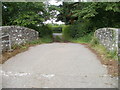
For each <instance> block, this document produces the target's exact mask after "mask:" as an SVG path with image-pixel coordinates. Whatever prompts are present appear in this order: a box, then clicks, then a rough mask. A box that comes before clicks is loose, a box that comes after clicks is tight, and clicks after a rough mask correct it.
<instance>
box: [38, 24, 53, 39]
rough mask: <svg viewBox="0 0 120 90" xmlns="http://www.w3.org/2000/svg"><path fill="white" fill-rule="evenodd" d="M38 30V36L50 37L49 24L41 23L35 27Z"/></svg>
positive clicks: (50, 29)
mask: <svg viewBox="0 0 120 90" xmlns="http://www.w3.org/2000/svg"><path fill="white" fill-rule="evenodd" d="M36 31H38V32H39V37H50V38H52V28H51V27H50V26H49V25H43V26H39V27H37V28H36Z"/></svg>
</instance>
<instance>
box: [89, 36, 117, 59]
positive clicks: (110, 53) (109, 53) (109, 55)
mask: <svg viewBox="0 0 120 90" xmlns="http://www.w3.org/2000/svg"><path fill="white" fill-rule="evenodd" d="M90 47H91V48H93V49H94V50H95V51H96V52H98V53H99V54H100V55H104V57H105V58H107V59H114V60H117V59H118V56H117V50H115V51H109V50H107V49H106V48H105V47H104V46H103V45H101V44H99V41H98V39H97V38H96V37H92V41H91V42H90Z"/></svg>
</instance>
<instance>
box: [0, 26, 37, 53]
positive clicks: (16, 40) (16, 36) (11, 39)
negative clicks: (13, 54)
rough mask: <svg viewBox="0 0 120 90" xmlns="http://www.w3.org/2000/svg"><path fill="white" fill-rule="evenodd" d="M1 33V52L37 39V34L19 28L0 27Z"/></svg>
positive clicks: (31, 30)
mask: <svg viewBox="0 0 120 90" xmlns="http://www.w3.org/2000/svg"><path fill="white" fill-rule="evenodd" d="M0 31H2V36H1V37H0V38H1V39H2V43H1V44H0V45H1V48H2V51H6V50H8V49H10V47H11V46H12V45H15V44H18V45H19V44H22V43H26V42H29V41H32V40H36V39H38V32H37V31H35V30H33V29H29V28H26V27H21V26H2V27H0Z"/></svg>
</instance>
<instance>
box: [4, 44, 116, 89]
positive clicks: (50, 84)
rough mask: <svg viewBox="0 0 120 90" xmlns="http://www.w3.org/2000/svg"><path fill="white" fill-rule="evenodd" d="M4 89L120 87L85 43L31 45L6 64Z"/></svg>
mask: <svg viewBox="0 0 120 90" xmlns="http://www.w3.org/2000/svg"><path fill="white" fill-rule="evenodd" d="M2 70H3V71H2V76H3V77H2V79H3V82H2V87H3V88H117V87H118V79H117V77H114V78H112V77H110V75H108V74H107V69H106V67H105V66H104V65H102V64H101V63H100V61H99V60H98V58H97V56H96V55H95V54H94V53H92V52H91V51H90V50H89V49H88V48H86V47H85V46H84V45H81V44H74V43H50V44H41V45H37V46H34V47H30V48H29V50H28V51H26V52H23V53H20V54H18V55H16V56H14V57H12V58H11V59H9V60H8V61H7V62H5V63H4V64H3V65H2Z"/></svg>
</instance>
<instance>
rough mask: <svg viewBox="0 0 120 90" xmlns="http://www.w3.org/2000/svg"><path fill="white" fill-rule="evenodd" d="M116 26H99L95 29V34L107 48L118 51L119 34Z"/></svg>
mask: <svg viewBox="0 0 120 90" xmlns="http://www.w3.org/2000/svg"><path fill="white" fill-rule="evenodd" d="M119 30H120V29H117V28H100V29H98V30H96V31H95V36H96V37H97V38H98V40H99V42H100V43H101V44H102V45H104V46H105V47H106V48H107V49H108V50H110V51H114V50H117V51H118V49H119V48H118V41H120V40H119V39H118V36H120V35H119V34H120V33H119V32H118V31H119Z"/></svg>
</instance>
